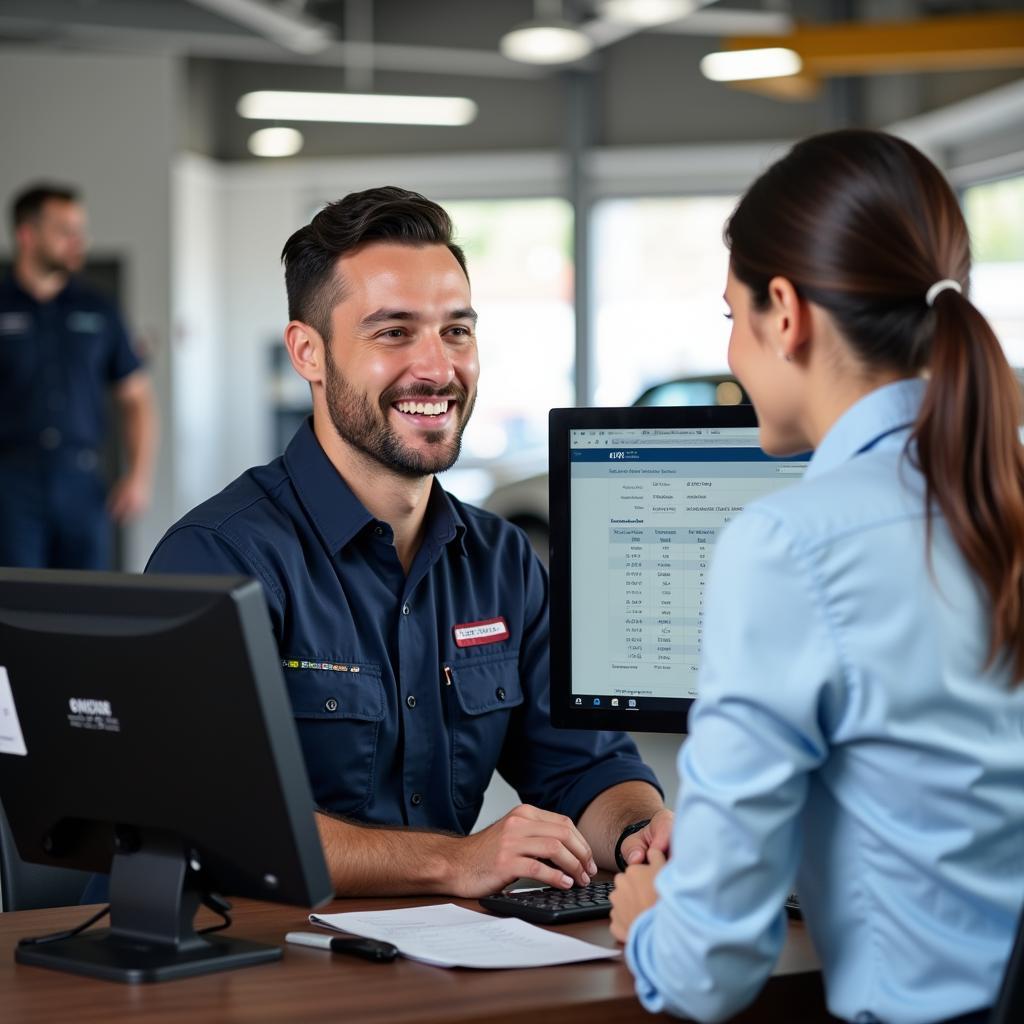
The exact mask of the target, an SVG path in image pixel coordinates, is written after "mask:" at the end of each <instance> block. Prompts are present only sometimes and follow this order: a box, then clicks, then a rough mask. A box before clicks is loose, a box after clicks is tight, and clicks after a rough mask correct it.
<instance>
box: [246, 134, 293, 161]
mask: <svg viewBox="0 0 1024 1024" xmlns="http://www.w3.org/2000/svg"><path fill="white" fill-rule="evenodd" d="M305 141H306V140H305V139H304V138H303V137H302V132H300V131H299V130H298V129H296V128H259V129H258V130H257V131H254V132H253V133H252V135H250V136H249V142H248V146H249V152H250V153H252V155H253V156H295V154H296V153H298V152H299V150H300V149H302V145H303V143H304V142H305Z"/></svg>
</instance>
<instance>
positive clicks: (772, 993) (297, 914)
mask: <svg viewBox="0 0 1024 1024" xmlns="http://www.w3.org/2000/svg"><path fill="white" fill-rule="evenodd" d="M234 902H235V913H234V914H233V917H234V921H235V923H234V925H233V926H232V928H231V934H233V935H236V936H238V937H240V938H248V939H253V940H255V941H258V942H266V943H272V944H277V945H280V944H282V943H283V941H284V934H285V932H287V931H294V930H297V929H303V928H308V927H310V926H309V924H308V922H307V920H306V914H305V913H304V912H303V911H302V910H301V909H300V908H297V907H283V906H279V905H276V904H270V903H256V902H252V901H249V900H237V901H234ZM437 902H441V901H439V900H438V899H419V900H415V899H403V900H394V899H389V900H338V901H336V902H335V903H333V904H331V905H329V906H328V907H325V908H324V912H329V913H339V912H341V911H346V910H366V909H373V910H386V909H389V908H391V907H396V906H413V905H423V904H429V903H437ZM454 902H458V903H462V904H463V905H464V906H467V907H470V908H471V909H479V908H478V907H477V906H476V904H475V903H473V902H472V901H467V900H456V901H454ZM203 913H204V914H205V913H206V912H205V911H204V912H203ZM86 916H88V915H87V913H86V912H84V911H83V908H81V907H63V908H60V909H54V910H32V911H22V912H20V913H8V914H0V1020H2V1021H3V1024H55V1022H63V1021H75V1022H76V1024H78V1022H81V1024H87V1022H97V1024H99V1022H102V1024H109V1022H111V1021H126V1022H131V1024H136V1022H143V1024H183V1022H184V1024H205V1022H213V1021H217V1022H224V1021H231V1022H249V1021H253V1022H261V1021H274V1022H299V1021H301V1022H314V1021H346V1022H351V1024H363V1022H370V1024H373V1022H384V1021H387V1022H400V1024H427V1022H444V1024H449V1022H451V1024H465V1022H480V1024H483V1022H487V1024H513V1022H515V1024H544V1022H548V1021H551V1022H557V1024H626V1022H650V1021H653V1020H671V1019H674V1018H669V1017H666V1016H661V1015H659V1016H658V1017H654V1016H652V1015H650V1014H648V1013H646V1012H645V1011H644V1010H643V1009H642V1007H641V1006H640V1004H639V1003H638V1002H637V1000H636V997H635V995H634V994H633V981H632V978H631V977H630V974H629V971H628V970H627V969H626V967H625V964H624V963H622V962H621V961H600V962H594V963H583V964H568V965H565V966H560V967H542V968H536V969H530V970H516V971H473V970H461V969H454V970H446V969H443V968H439V967H428V966H427V965H426V964H419V963H415V962H413V961H411V960H403V959H399V960H396V961H395V962H394V963H391V964H372V963H367V962H365V961H362V960H357V959H354V958H352V957H346V956H337V955H332V954H330V953H327V952H325V951H321V950H317V949H308V948H304V947H300V946H292V945H289V946H286V947H285V951H284V959H283V960H281V961H279V962H277V963H273V964H266V965H263V966H259V967H248V968H244V969H242V970H235V971H226V972H223V973H220V974H209V975H206V976H205V977H198V978H186V979H183V980H181V981H168V982H161V983H159V984H146V985H123V984H120V983H118V982H110V981H98V980H93V979H91V978H82V977H77V976H75V975H73V974H64V973H63V972H60V971H51V970H47V969H45V968H40V967H26V966H24V965H22V964H16V963H15V962H14V947H15V944H16V943H17V940H18V939H19V938H21V937H22V936H25V935H41V934H44V933H48V932H52V931H57V930H59V929H62V928H67V927H71V926H73V925H75V924H77V923H78V922H80V921H81V920H83V919H84V918H85V917H86ZM204 920H205V918H204ZM215 920H216V919H215V918H213V917H212V916H210V917H209V921H210V923H213V921H215ZM559 930H564V931H566V932H567V933H568V934H571V935H576V936H578V937H580V938H583V939H586V940H588V941H590V942H594V943H598V944H601V945H606V946H614V945H615V943H614V942H613V940H612V939H611V937H610V936H609V934H608V928H607V922H606V921H587V922H583V923H580V924H575V925H568V926H562V928H560V929H559ZM735 1020H736V1021H737V1022H744V1024H746V1022H751V1024H752V1022H762V1024H766V1022H771V1024H781V1022H785V1024H804V1022H806V1024H818V1022H825V1021H831V1020H832V1018H830V1017H829V1016H828V1014H827V1013H826V1012H825V1010H824V1000H823V996H822V990H821V981H820V975H819V974H818V972H817V958H816V956H815V954H814V951H813V949H812V948H811V945H810V942H809V940H808V938H807V933H806V932H805V931H804V928H803V926H802V925H801V924H795V925H794V924H792V923H791V925H790V935H789V941H788V942H787V944H786V948H785V950H784V951H783V954H782V958H781V960H780V963H779V966H778V969H777V971H776V974H775V975H774V976H773V978H772V980H771V981H770V982H769V984H768V986H767V987H766V988H765V990H764V992H762V994H761V996H760V998H759V999H758V1000H757V1002H756V1003H755V1004H754V1005H753V1006H752V1007H751V1008H750V1009H748V1010H747V1011H745V1012H744V1013H743V1014H741V1015H740V1016H739V1017H737V1018H735Z"/></svg>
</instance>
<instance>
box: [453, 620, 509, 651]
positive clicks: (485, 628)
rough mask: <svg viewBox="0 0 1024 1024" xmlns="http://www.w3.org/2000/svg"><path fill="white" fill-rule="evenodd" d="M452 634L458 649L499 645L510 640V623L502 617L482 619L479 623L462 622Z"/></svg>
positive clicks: (454, 628)
mask: <svg viewBox="0 0 1024 1024" xmlns="http://www.w3.org/2000/svg"><path fill="white" fill-rule="evenodd" d="M452 634H453V635H454V636H455V646H456V647H479V646H480V644H497V643H500V642H501V641H502V640H507V639H508V636H509V633H508V623H507V622H506V621H505V620H504V619H503V618H502V617H501V616H500V615H499V616H498V618H496V619H481V620H480V621H479V622H460V623H459V624H458V625H457V626H454V627H452Z"/></svg>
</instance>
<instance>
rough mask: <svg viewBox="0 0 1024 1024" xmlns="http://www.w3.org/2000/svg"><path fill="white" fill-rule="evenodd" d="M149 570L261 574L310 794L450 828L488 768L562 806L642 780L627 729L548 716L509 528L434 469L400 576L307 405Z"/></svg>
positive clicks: (523, 579)
mask: <svg viewBox="0 0 1024 1024" xmlns="http://www.w3.org/2000/svg"><path fill="white" fill-rule="evenodd" d="M147 572H174V573H196V572H198V573H232V574H237V573H241V574H244V575H247V576H253V577H255V578H256V579H258V580H260V581H261V582H262V584H263V589H264V591H265V593H266V596H267V603H268V605H269V608H270V617H271V620H272V623H273V629H274V635H275V636H276V638H277V643H278V648H279V651H280V655H281V659H282V663H283V666H284V669H283V670H284V677H285V681H286V683H287V685H288V692H289V695H290V697H291V703H292V707H293V709H294V712H295V718H296V722H297V725H298V732H299V738H300V741H301V743H302V749H303V753H304V755H305V759H306V766H307V768H308V770H309V777H310V781H311V783H312V788H313V795H314V799H315V801H316V803H317V805H318V806H319V807H322V808H324V809H327V810H330V811H334V812H336V813H338V814H342V815H345V816H346V817H350V818H353V819H356V820H358V821H363V822H369V823H376V824H391V825H398V824H403V825H412V826H418V827H422V828H431V829H445V830H449V831H452V832H456V833H461V834H465V833H467V832H468V831H469V830H470V829H471V828H472V826H473V824H474V822H475V821H476V818H477V815H478V813H479V811H480V806H481V803H482V802H483V793H484V790H485V788H486V787H487V784H488V782H489V781H490V779H491V775H492V773H493V772H494V770H495V769H497V770H498V771H499V772H500V773H501V775H502V776H503V777H504V778H505V779H506V780H507V781H508V782H509V783H510V784H511V785H512V786H513V787H514V788H515V789H516V791H517V792H518V793H519V796H520V798H521V799H522V800H523V801H524V802H527V803H532V804H535V805H537V806H539V807H543V808H545V809H546V810H551V811H557V812H560V813H562V814H566V815H568V816H570V817H571V818H573V819H578V818H579V816H580V815H581V814H582V812H583V811H584V810H585V809H586V807H587V805H588V804H589V803H590V802H591V800H593V799H594V797H596V796H597V795H598V794H599V793H601V792H602V791H604V790H605V789H608V788H609V787H610V786H614V785H616V784H618V783H620V782H625V781H627V780H630V779H641V780H643V781H645V782H649V783H651V784H652V785H653V786H657V785H658V784H657V781H656V779H655V777H654V775H653V773H652V772H651V770H650V769H649V768H648V767H647V766H646V765H645V764H644V763H643V762H642V761H641V760H640V757H639V755H638V753H637V750H636V747H635V746H634V744H633V743H632V741H631V740H630V739H629V738H628V737H627V736H626V735H624V734H622V733H617V732H603V733H602V732H585V731H579V730H569V731H567V730H555V729H554V728H552V726H551V722H550V718H549V704H548V614H547V603H548V588H547V575H546V573H545V571H544V569H543V567H542V566H541V564H540V562H539V561H538V560H537V558H536V556H535V555H534V553H533V551H532V550H531V548H530V546H529V542H528V541H527V539H526V536H525V535H524V534H523V532H522V531H521V530H519V529H517V528H516V527H514V526H512V525H511V524H510V523H508V522H506V521H504V520H503V519H500V518H498V517H497V516H495V515H492V514H490V513H488V512H484V511H481V510H480V509H476V508H472V507H470V506H468V505H463V504H462V503H461V502H459V501H458V500H456V499H455V498H453V497H452V496H451V495H449V494H447V493H446V492H445V491H444V489H443V488H442V487H441V485H440V484H439V483H438V482H437V481H436V480H435V481H434V485H433V490H432V492H431V495H430V501H429V506H428V510H427V517H426V528H425V534H424V538H423V543H422V546H421V547H420V550H419V552H418V553H417V555H416V557H415V560H414V562H413V564H412V567H411V569H410V572H409V574H408V576H407V575H406V574H405V572H404V570H403V568H402V565H401V563H400V562H399V560H398V555H397V552H396V550H395V547H394V538H393V535H392V531H391V528H390V527H389V526H388V525H387V523H384V522H380V521H378V520H376V519H374V517H373V516H372V515H371V514H370V513H369V512H368V511H367V510H366V509H365V508H364V507H363V506H362V504H361V503H360V502H359V501H358V499H357V498H356V497H355V496H354V495H353V493H352V491H351V490H350V489H349V487H348V485H347V484H346V483H345V481H344V479H343V478H342V477H341V476H340V475H339V473H338V472H337V471H336V470H335V468H334V466H333V465H332V464H331V462H330V461H329V460H328V458H327V456H326V454H325V453H324V451H323V449H322V448H321V447H320V444H319V442H318V441H317V439H316V435H315V434H314V432H313V429H312V423H311V421H309V420H307V421H306V423H305V424H303V426H302V427H301V428H300V429H299V431H298V433H297V434H296V435H295V437H294V438H293V440H292V441H291V443H290V444H289V446H288V449H287V451H286V452H285V454H284V455H283V456H282V457H280V458H278V459H275V460H274V461H273V462H271V463H270V464H269V465H267V466H261V467H258V468H255V469H251V470H249V471H248V472H246V473H243V474H242V476H240V477H239V478H238V479H237V480H235V481H234V482H233V483H231V484H230V485H229V486H228V487H226V488H225V489H224V490H223V491H221V493H220V494H218V495H216V496H215V497H213V498H211V499H210V500H209V501H206V502H204V503H203V504H202V505H200V506H199V507H198V508H196V509H194V510H193V511H192V512H190V513H189V514H188V515H187V516H185V518H184V519H182V520H181V521H180V522H178V523H177V524H176V525H175V526H173V527H171V529H170V530H169V531H168V532H167V534H166V535H165V536H164V538H163V539H162V540H161V541H160V543H159V545H158V546H157V548H156V550H155V551H154V552H153V556H152V558H151V559H150V561H149V565H148V567H147ZM480 623H490V625H485V626H483V627H480V626H479V625H476V626H474V624H480ZM481 640H484V641H487V642H479V641H481Z"/></svg>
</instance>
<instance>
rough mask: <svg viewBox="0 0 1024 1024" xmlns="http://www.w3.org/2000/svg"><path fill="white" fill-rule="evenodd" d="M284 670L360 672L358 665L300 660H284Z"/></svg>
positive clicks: (282, 660) (282, 663) (282, 662)
mask: <svg viewBox="0 0 1024 1024" xmlns="http://www.w3.org/2000/svg"><path fill="white" fill-rule="evenodd" d="M281 667H282V668H312V669H316V670H317V671H318V672H358V671H359V666H358V665H340V664H339V663H338V662H336V661H301V660H299V659H298V658H282V659H281Z"/></svg>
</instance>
